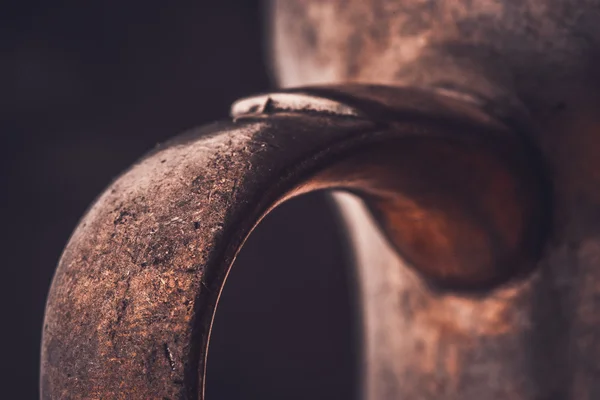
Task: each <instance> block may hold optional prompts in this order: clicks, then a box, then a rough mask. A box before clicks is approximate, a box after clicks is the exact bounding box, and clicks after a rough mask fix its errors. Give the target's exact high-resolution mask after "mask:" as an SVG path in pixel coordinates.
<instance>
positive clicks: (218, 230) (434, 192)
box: [42, 0, 600, 400]
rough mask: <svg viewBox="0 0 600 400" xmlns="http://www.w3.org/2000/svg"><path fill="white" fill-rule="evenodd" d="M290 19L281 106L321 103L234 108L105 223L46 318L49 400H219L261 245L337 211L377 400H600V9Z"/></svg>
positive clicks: (149, 174)
mask: <svg viewBox="0 0 600 400" xmlns="http://www.w3.org/2000/svg"><path fill="white" fill-rule="evenodd" d="M273 3H274V4H273V10H274V12H273V13H272V16H273V21H274V23H273V27H274V30H273V35H272V36H273V38H274V46H273V49H274V51H273V55H274V59H275V61H276V72H277V75H278V77H279V79H280V82H281V84H282V85H283V86H287V87H290V86H297V85H315V84H318V85H319V86H317V87H309V88H304V89H297V90H288V91H284V92H280V93H274V94H269V95H263V96H257V97H254V98H249V99H246V100H242V101H240V102H238V103H236V104H235V105H234V106H233V109H232V113H233V118H232V120H231V121H225V122H221V123H218V124H214V125H211V126H208V127H205V128H202V129H200V130H198V131H195V132H192V133H189V134H187V135H184V136H182V137H180V138H178V139H175V140H174V141H173V142H172V143H170V144H167V145H165V146H163V147H161V148H159V149H157V150H156V151H155V152H153V153H152V154H150V155H149V156H147V157H146V158H144V159H143V160H141V161H140V162H139V163H137V164H136V165H134V166H133V167H132V168H131V169H130V170H129V171H128V172H126V173H125V174H124V175H123V176H121V177H120V178H118V179H117V180H116V181H115V182H114V183H113V184H112V185H111V186H110V187H109V188H108V189H107V191H106V192H105V193H104V194H103V195H102V196H101V197H100V198H99V199H98V200H97V202H96V203H95V205H94V206H93V207H92V208H91V209H90V211H89V212H88V213H87V215H86V216H85V217H84V218H83V220H82V221H81V223H80V225H79V227H78V228H77V230H76V231H75V233H74V234H73V237H72V238H71V241H70V242H69V244H68V246H67V248H66V249H65V252H64V254H63V257H62V259H61V261H60V265H59V267H58V270H57V273H56V276H55V279H54V283H53V286H52V289H51V292H50V295H49V299H48V306H47V311H46V319H45V324H44V339H43V353H42V397H43V398H52V399H62V398H98V399H107V398H140V399H142V398H169V399H175V398H189V399H194V398H203V385H204V372H205V367H206V355H207V348H208V347H207V346H208V339H209V335H210V326H211V322H212V318H213V314H214V310H215V307H216V304H217V301H218V298H219V294H220V291H221V288H222V285H223V283H224V282H225V279H226V276H227V273H228V271H229V268H230V267H231V264H232V263H233V261H234V259H235V256H236V254H237V252H238V250H239V248H240V246H242V244H243V242H244V240H245V238H246V237H247V235H248V234H250V232H251V231H252V229H253V227H254V226H255V225H256V224H257V223H258V222H259V221H260V219H261V218H262V217H263V216H264V215H265V213H267V212H269V210H271V209H272V208H273V207H275V206H276V205H277V204H279V203H280V202H282V201H285V200H286V199H288V198H290V197H292V196H295V195H298V194H301V193H305V192H307V191H312V190H321V189H334V190H336V194H335V198H336V199H337V201H338V204H339V205H340V208H341V210H342V213H343V215H344V218H345V222H346V226H347V230H348V233H349V236H350V239H351V241H352V243H353V249H354V251H355V254H356V261H357V262H356V267H357V270H358V276H359V284H360V287H361V289H360V290H361V299H362V314H363V321H364V324H363V326H364V360H365V365H366V368H365V385H364V387H365V393H364V394H365V397H366V398H367V399H369V400H383V399H397V398H403V399H404V398H406V399H506V398H510V399H536V400H538V399H557V400H558V399H566V400H586V399H597V398H600V384H599V383H598V378H599V377H600V363H598V361H597V360H598V359H600V318H599V317H598V315H599V314H598V312H597V311H596V310H595V305H596V303H597V298H598V293H600V290H599V289H598V288H600V269H599V268H598V260H600V238H599V231H600V220H599V219H598V215H600V174H598V173H597V171H599V170H600V161H599V160H600V158H598V156H597V154H598V149H599V148H600V139H599V138H600V136H599V135H598V132H597V131H598V129H599V127H600V113H598V112H597V111H598V109H600V108H599V107H600V97H599V96H598V94H597V87H598V86H597V83H598V82H599V80H598V78H599V77H600V76H599V74H600V69H599V68H597V65H596V60H598V57H597V56H598V53H599V52H598V50H599V49H600V29H599V28H598V27H600V24H599V23H598V22H600V3H599V2H597V1H583V0H582V1H568V0H546V1H542V0H526V1H522V2H517V1H493V0H475V1H467V0H464V1H460V0H456V1H452V0H446V1H439V2H432V1H412V2H406V1H392V0H371V1H359V0H346V1H317V0H312V1H291V0H276V1H274V2H273ZM331 84H335V86H325V85H331Z"/></svg>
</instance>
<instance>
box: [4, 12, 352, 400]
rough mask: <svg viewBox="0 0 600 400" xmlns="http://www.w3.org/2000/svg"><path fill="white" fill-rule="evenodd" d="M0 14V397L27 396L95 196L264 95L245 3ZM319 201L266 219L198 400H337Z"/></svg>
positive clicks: (343, 327)
mask: <svg viewBox="0 0 600 400" xmlns="http://www.w3.org/2000/svg"><path fill="white" fill-rule="evenodd" d="M11 3H12V4H3V6H2V8H1V9H0V31H1V35H0V48H1V49H2V50H1V53H0V109H1V110H2V111H0V123H1V126H0V128H1V130H0V133H1V135H2V136H1V138H2V149H0V151H1V154H2V156H1V157H0V162H1V175H0V184H1V185H0V197H1V203H0V204H1V211H2V213H1V216H2V221H1V222H2V229H1V231H2V237H1V242H0V243H2V245H1V248H0V257H1V258H0V260H1V261H2V264H1V265H2V267H3V268H2V271H1V275H0V276H1V277H2V290H1V291H0V292H1V293H2V298H1V299H0V300H1V303H0V304H2V314H1V315H2V319H1V321H2V325H1V326H0V332H1V339H2V341H1V342H0V360H1V361H0V363H1V365H2V372H1V374H0V377H1V380H2V386H1V387H0V397H1V398H4V399H34V398H36V397H37V396H38V383H37V380H38V358H39V355H38V354H39V348H40V346H39V341H40V332H41V326H42V318H43V309H44V302H45V297H46V294H47V290H48V286H49V284H50V280H51V277H52V273H53V270H54V268H55V265H56V263H57V261H58V258H59V256H60V252H61V250H62V248H63V246H64V245H65V244H66V241H67V240H68V237H69V234H70V232H71V231H72V230H73V228H74V227H75V225H76V223H77V220H78V219H79V218H80V217H81V215H82V213H83V212H84V211H85V209H86V207H87V206H88V205H89V204H90V202H91V201H92V200H93V199H94V197H95V196H96V195H98V194H99V192H100V191H101V190H102V189H103V188H104V187H105V186H106V185H107V184H108V183H109V181H110V180H111V178H113V177H114V176H115V175H116V174H118V173H119V172H120V171H122V170H123V169H125V168H127V166H128V165H130V164H131V163H133V162H134V161H135V159H136V158H138V157H140V156H141V155H142V154H143V153H145V152H146V151H148V150H149V149H151V148H152V147H153V146H154V145H155V144H156V143H158V142H162V141H164V140H166V139H168V138H169V137H172V136H173V135H174V134H176V133H178V132H181V131H184V130H186V129H189V128H191V127H193V126H197V125H201V124H204V123H207V122H209V121H212V120H215V119H220V118H225V117H226V116H227V111H228V106H229V104H230V103H231V102H232V101H233V100H235V99H236V98H238V97H241V96H245V95H248V94H252V93H254V92H260V91H265V90H268V89H269V88H270V87H271V86H272V82H271V81H270V79H269V77H268V75H267V71H268V68H267V65H266V59H267V57H266V54H265V47H266V46H265V45H264V36H266V35H265V32H264V23H265V21H264V20H265V18H264V15H263V12H261V5H260V4H259V2H258V1H249V0H239V1H232V0H229V1H222V0H221V1H194V2H192V1H177V2H175V1H172V2H168V1H156V0H152V1H129V2H122V1H77V2H75V1H73V2H60V3H59V2H51V1H21V2H16V1H14V2H11ZM340 237H341V236H340V234H339V232H338V228H337V226H336V224H335V221H334V213H332V212H331V210H330V209H329V208H328V204H327V201H326V199H325V197H324V195H321V194H317V195H311V196H308V197H304V198H301V199H298V200H294V201H292V202H290V203H287V204H285V205H284V206H282V207H281V208H279V209H277V210H275V211H274V212H273V214H271V215H270V216H269V217H268V218H267V219H266V220H265V221H264V223H262V224H261V226H260V227H259V229H258V230H257V231H256V233H255V234H253V236H251V238H250V239H249V241H248V243H247V245H246V247H245V248H244V249H243V251H242V253H241V255H240V257H239V260H238V262H236V265H235V266H234V270H233V272H232V274H231V278H230V281H229V282H228V286H226V289H225V292H224V295H223V298H222V303H221V305H220V308H219V311H218V313H217V317H216V322H215V327H214V331H213V341H212V345H211V349H210V355H209V365H208V383H207V397H208V398H209V400H211V399H242V398H243V399H284V398H285V399H309V398H310V399H349V398H352V394H353V393H354V392H355V389H356V376H355V371H356V368H355V365H356V362H355V360H356V354H355V353H356V351H353V350H352V349H353V348H354V346H353V340H354V339H353V334H352V332H353V328H354V326H355V322H354V321H355V320H354V318H353V316H352V313H351V307H350V304H351V296H350V294H349V285H348V275H349V273H348V268H346V267H345V265H346V264H347V263H346V262H344V252H343V248H342V244H341V243H342V242H341V240H340Z"/></svg>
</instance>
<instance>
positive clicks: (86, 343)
mask: <svg viewBox="0 0 600 400" xmlns="http://www.w3.org/2000/svg"><path fill="white" fill-rule="evenodd" d="M368 90H369V91H370V92H373V93H376V92H377V88H376V87H372V88H369V89H368ZM383 90H385V88H383ZM347 91H348V89H346V90H345V89H344V88H340V89H335V88H329V89H314V90H312V91H311V90H310V89H307V90H305V92H308V93H310V95H312V96H318V97H319V98H321V99H322V102H321V103H325V104H333V103H327V102H335V103H336V104H337V105H336V107H335V109H337V110H345V111H348V112H343V113H341V114H336V113H334V112H332V111H331V108H329V107H318V104H320V103H319V102H314V103H313V104H316V105H317V107H316V108H314V109H307V108H306V107H305V106H301V107H300V111H297V110H296V109H295V107H298V106H297V104H298V102H287V103H286V102H283V103H282V102H279V103H278V102H275V101H274V100H273V101H272V100H271V99H270V98H269V97H266V98H265V97H262V98H261V97H259V98H258V99H254V100H246V101H245V102H241V103H238V104H237V105H236V107H234V110H239V109H242V110H244V106H248V107H246V108H247V109H246V110H245V112H248V110H250V111H252V112H254V113H253V114H245V115H237V116H235V117H234V120H233V121H231V122H226V123H221V124H215V125H212V126H209V127H207V128H204V129H203V130H200V131H199V132H193V133H190V134H187V135H185V136H184V137H182V138H180V139H177V140H176V141H175V142H173V143H171V144H168V145H166V146H165V147H163V148H160V149H158V150H156V151H155V152H153V154H151V155H149V156H148V157H146V158H145V159H143V160H142V161H140V162H139V163H138V164H136V165H135V166H134V167H132V169H131V170H130V171H128V172H127V173H125V174H124V175H123V176H122V177H120V178H119V179H118V180H116V181H115V183H113V184H112V185H111V187H110V188H109V189H107V191H106V192H105V193H104V194H103V195H102V196H101V197H100V198H99V199H98V200H97V202H96V204H95V205H94V206H93V207H92V208H91V210H90V211H89V212H88V214H87V215H86V216H85V217H84V219H83V220H82V221H81V223H80V226H79V227H78V228H77V230H76V231H75V233H74V234H73V237H72V238H71V241H70V243H69V245H68V246H67V249H66V250H65V253H64V255H63V257H62V259H61V262H60V265H59V268H58V270H57V274H56V277H55V280H54V284H53V287H52V290H51V293H50V297H49V300H48V307H47V313H46V321H45V330H44V350H43V355H42V370H43V377H42V379H43V380H42V389H43V392H44V396H45V397H46V398H65V397H69V396H71V397H74V398H78V397H91V398H130V397H135V398H164V397H166V398H182V397H183V398H196V397H197V395H198V393H202V385H203V377H204V368H205V362H206V350H207V342H208V336H209V333H210V325H211V321H212V315H213V312H214V307H215V305H216V302H217V300H218V296H219V293H220V290H221V286H222V284H223V282H224V279H225V277H226V275H227V271H228V269H229V267H230V265H231V263H232V262H233V260H234V258H235V254H236V253H237V251H238V249H239V247H240V246H241V244H242V243H243V240H244V238H245V237H246V236H247V235H248V234H249V232H250V231H251V229H252V228H253V226H254V225H255V224H256V223H257V222H258V221H259V220H260V218H261V216H262V215H263V214H264V213H265V212H267V211H268V210H269V209H270V208H271V207H273V206H274V205H276V204H277V203H278V202H280V201H283V200H284V199H286V198H288V197H290V196H294V195H298V194H300V193H303V192H306V191H309V190H318V189H325V188H340V189H343V188H345V189H348V190H351V191H354V192H357V193H361V194H362V195H364V196H366V198H367V199H368V201H369V202H370V204H371V205H372V207H373V209H374V210H375V211H376V214H377V215H378V216H379V218H381V221H382V222H383V223H384V224H385V226H387V227H388V228H389V230H388V232H389V237H390V239H391V242H392V243H393V244H394V245H397V246H398V247H399V248H402V249H403V250H405V251H407V252H409V253H410V254H411V256H413V257H414V258H415V260H416V263H415V264H414V266H415V268H417V269H419V268H420V269H421V270H422V271H423V272H424V273H425V274H426V276H429V277H430V278H431V284H432V285H436V284H438V283H442V284H443V283H449V284H451V285H454V284H458V285H463V284H464V285H465V286H468V287H471V286H473V285H475V287H479V285H480V284H484V285H488V284H493V283H495V282H496V281H497V280H500V281H505V280H506V279H508V278H512V277H514V276H515V274H516V273H517V272H520V270H521V269H522V268H524V269H527V268H528V266H529V265H530V264H531V261H532V258H534V257H535V255H536V250H537V248H536V246H535V245H533V246H532V243H530V241H529V239H530V238H531V231H530V228H531V227H536V226H539V223H540V221H541V219H542V218H541V217H542V216H541V214H540V213H537V212H535V210H533V209H532V208H531V205H532V204H537V203H538V202H539V199H538V198H537V196H538V190H536V186H535V184H536V176H535V172H533V173H532V172H531V171H534V170H532V169H531V168H530V166H529V165H528V161H527V159H526V152H525V150H523V148H522V147H521V146H520V145H519V140H518V137H516V135H515V134H514V133H513V132H511V131H510V130H509V129H507V128H506V127H504V126H503V125H501V124H499V123H497V122H496V121H494V120H493V119H491V118H489V117H487V116H486V115H485V114H484V113H481V112H480V111H478V110H477V109H475V108H472V107H465V106H464V105H463V104H460V103H459V102H457V101H455V100H452V99H443V98H440V97H439V96H436V95H432V94H431V93H427V92H421V91H415V90H401V89H400V90H397V91H396V94H397V96H398V97H399V98H403V99H405V101H404V103H405V104H404V107H402V108H399V107H398V106H396V107H397V108H396V109H390V108H388V107H385V106H382V105H380V104H377V103H375V102H373V101H370V100H364V99H361V98H360V97H359V96H358V95H356V94H355V95H353V96H352V97H351V96H350V95H348V94H347V93H345V92H347ZM325 92H327V93H330V96H329V98H328V97H325V95H324V93H325ZM288 96H289V98H291V99H292V100H298V101H300V100H302V98H304V97H306V95H303V94H294V95H293V96H291V95H288ZM272 97H273V99H278V98H280V97H281V95H274V96H272ZM336 97H337V98H348V99H352V100H353V101H349V102H347V103H343V102H340V101H338V100H332V99H335V98H336ZM401 102H402V101H398V103H401ZM253 104H257V105H258V106H260V107H254V106H253ZM261 105H262V106H261ZM349 110H354V111H352V112H349ZM397 113H404V114H405V117H404V118H396V120H394V119H392V118H389V117H386V116H390V115H395V114H397ZM450 116H452V117H450ZM407 119H409V120H410V119H414V120H416V121H419V122H418V123H415V122H414V121H409V122H407ZM482 133H483V134H482ZM390 146H392V147H390ZM389 149H393V150H395V151H399V152H401V153H404V154H405V156H406V157H403V158H404V159H405V161H404V162H401V163H399V164H397V161H398V160H397V159H396V158H395V157H390V155H389V154H386V153H387V152H388V150H389ZM481 155H486V157H483V158H482V157H480V156H481ZM457 157H461V158H463V159H464V160H465V162H466V163H467V164H465V165H461V166H459V171H453V170H451V169H447V168H451V166H452V165H454V164H455V163H454V161H453V159H454V158H457ZM471 157H475V159H471ZM419 160H422V161H427V162H425V163H423V162H419ZM432 160H435V162H434V163H430V161H432ZM414 168H418V169H419V171H415V169H414ZM383 171H388V172H389V173H390V174H392V175H391V176H386V175H385V174H381V173H380V172H383ZM443 171H446V172H443ZM488 172H490V173H491V174H492V176H498V177H500V179H499V180H498V181H497V182H499V183H500V185H508V190H507V191H506V192H505V193H501V194H497V193H496V191H497V190H498V189H499V188H498V187H496V186H495V184H491V183H492V181H490V182H489V183H490V185H488V184H487V183H486V182H482V181H481V179H484V180H485V179H487V177H488V175H489V174H488ZM446 173H447V174H446ZM427 174H429V175H431V178H432V179H433V180H431V179H423V177H424V176H426V175H427ZM445 174H446V175H445ZM450 176H452V177H453V178H452V179H453V180H454V182H452V180H451V181H448V182H446V183H449V184H450V185H451V187H456V188H458V190H452V189H451V188H450V189H448V185H445V184H444V183H443V182H441V181H440V180H446V179H447V178H448V177H450ZM463 182H465V183H464V184H463ZM494 182H496V181H494ZM496 195H498V196H501V197H502V200H503V203H502V205H499V204H498V203H497V202H495V196H496ZM457 196H458V197H457ZM464 196H466V197H474V198H479V197H480V198H481V200H482V201H481V205H482V208H480V209H479V210H477V212H475V209H474V208H472V207H470V206H468V205H466V204H462V203H461V201H460V200H461V199H462V197H464ZM499 198H500V197H499ZM499 206H500V207H501V208H503V207H505V206H509V207H512V208H513V209H514V211H515V212H516V213H517V214H516V219H515V220H514V221H513V222H516V223H518V224H522V225H519V226H517V227H516V229H511V230H510V232H509V231H507V228H508V227H510V225H506V224H505V221H506V220H505V219H504V216H502V217H501V218H498V216H500V211H501V210H499V209H498V207H499ZM398 218H400V219H404V222H403V224H407V228H409V229H408V230H409V231H411V230H412V231H414V237H409V236H406V235H403V234H401V233H399V232H397V231H396V230H394V229H393V227H394V226H395V224H396V223H397V222H396V221H395V220H396V219H398ZM411 218H413V219H414V222H411V221H410V219H411ZM456 219H458V220H461V219H465V221H464V223H462V224H460V225H459V226H456V227H455V226H453V224H454V220H456ZM430 220H431V221H432V223H431V224H428V222H429V221H430ZM436 234H439V235H441V236H440V238H439V240H438V239H436V238H435V237H434V236H435V235H436ZM533 236H534V237H537V238H538V239H539V232H538V233H537V234H534V235H533ZM465 238H468V240H469V241H471V240H479V239H481V240H482V241H481V242H480V243H477V244H475V245H474V246H473V254H475V253H476V254H477V256H478V257H480V258H481V259H480V260H479V261H481V262H475V263H473V262H472V261H471V255H470V254H467V253H464V254H463V253H461V252H460V251H458V252H455V251H454V250H453V249H452V248H451V247H453V244H456V247H461V248H464V246H465V244H464V242H463V241H464V240H465ZM428 239H431V240H428ZM448 241H450V243H448ZM538 242H539V241H538ZM461 243H462V244H461ZM430 245H431V246H434V247H437V251H438V252H445V253H444V254H446V255H447V256H448V257H449V258H450V257H451V258H452V260H453V262H452V264H449V266H450V269H449V270H444V268H443V267H444V265H443V264H440V263H439V262H437V263H433V264H432V265H429V264H428V263H427V261H429V260H427V258H428V257H431V253H430V248H429V247H428V246H430ZM448 245H449V246H450V247H448ZM498 252H499V253H498ZM497 255H500V256H501V257H500V258H497ZM420 257H425V259H424V260H421V259H420ZM502 257H507V259H510V260H511V262H510V263H505V262H500V263H498V261H500V260H502ZM479 264H482V268H481V269H478V270H477V269H476V267H475V266H476V265H479ZM514 266H517V268H514ZM481 271H483V272H481ZM480 272H481V273H480Z"/></svg>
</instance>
